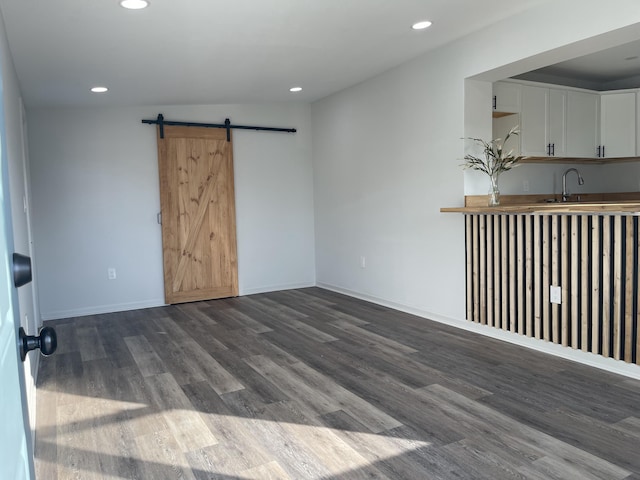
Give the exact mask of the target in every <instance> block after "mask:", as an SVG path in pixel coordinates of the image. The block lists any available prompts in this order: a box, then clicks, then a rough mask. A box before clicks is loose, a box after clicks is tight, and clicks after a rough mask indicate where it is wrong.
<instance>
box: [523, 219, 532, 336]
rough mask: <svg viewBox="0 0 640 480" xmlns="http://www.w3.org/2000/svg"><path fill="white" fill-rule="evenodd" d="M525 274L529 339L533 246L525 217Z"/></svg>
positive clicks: (527, 333) (529, 227) (528, 221)
mask: <svg viewBox="0 0 640 480" xmlns="http://www.w3.org/2000/svg"><path fill="white" fill-rule="evenodd" d="M525 219H526V224H525V229H524V233H525V240H524V245H525V254H524V256H525V272H526V280H525V293H524V295H525V305H526V308H525V310H526V312H525V313H526V315H525V322H526V323H525V327H526V328H525V334H526V335H527V336H528V337H530V336H532V335H533V310H532V308H531V305H532V302H533V271H532V270H533V269H532V267H533V244H532V240H531V238H532V237H531V236H532V231H531V230H532V227H531V219H530V218H529V217H525Z"/></svg>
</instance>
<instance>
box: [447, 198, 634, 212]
mask: <svg viewBox="0 0 640 480" xmlns="http://www.w3.org/2000/svg"><path fill="white" fill-rule="evenodd" d="M440 211H441V212H443V213H494V214H501V213H558V214H562V213H627V214H628V213H634V214H640V201H633V200H629V201H611V202H566V203H561V202H559V203H521V204H515V205H498V206H496V207H489V206H485V207H481V206H474V207H445V208H441V209H440Z"/></svg>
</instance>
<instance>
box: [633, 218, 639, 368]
mask: <svg viewBox="0 0 640 480" xmlns="http://www.w3.org/2000/svg"><path fill="white" fill-rule="evenodd" d="M636 220H637V221H638V224H637V225H638V226H637V228H636V239H637V240H636V241H637V244H636V245H635V250H636V252H638V260H639V261H640V220H638V219H636ZM634 223H635V222H634ZM636 285H638V288H637V289H636V290H637V297H636V318H635V323H636V325H635V332H636V364H637V365H640V268H638V267H637V264H636Z"/></svg>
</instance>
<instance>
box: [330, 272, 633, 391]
mask: <svg viewBox="0 0 640 480" xmlns="http://www.w3.org/2000/svg"><path fill="white" fill-rule="evenodd" d="M317 286H318V287H320V288H325V289H327V290H331V291H334V292H337V293H343V294H344V295H348V296H350V297H355V298H359V299H361V300H365V301H367V302H371V303H375V304H378V305H382V306H384V307H389V308H393V309H394V310H399V311H401V312H405V313H410V314H412V315H416V316H418V317H423V318H426V319H428V320H433V321H436V322H439V323H444V324H446V325H450V326H453V327H456V328H460V329H463V330H467V331H470V332H475V333H479V334H480V335H485V336H487V337H492V338H495V339H497V340H502V341H505V342H509V343H513V344H514V345H519V346H522V347H526V348H530V349H532V350H537V351H539V352H544V353H548V354H550V355H555V356H556V357H561V358H564V359H567V360H572V361H574V362H579V363H582V364H584V365H589V366H591V367H595V368H599V369H601V370H606V371H608V372H611V373H617V374H619V375H624V376H626V377H631V378H635V379H638V380H640V366H638V365H633V364H630V363H626V362H623V361H621V360H614V359H613V358H606V357H603V356H602V355H596V354H595V353H587V352H583V351H580V350H574V349H572V348H570V347H563V346H562V345H557V344H555V343H550V342H547V341H544V340H538V339H535V338H531V337H525V336H522V335H518V334H515V333H511V332H506V331H504V330H500V329H498V328H494V327H490V326H488V325H480V324H477V323H474V322H468V321H467V320H456V319H453V318H449V317H444V316H442V315H438V314H435V313H431V312H427V311H424V310H420V309H418V308H415V307H411V306H409V305H402V304H399V303H396V302H392V301H390V300H386V299H384V298H379V297H375V296H372V295H366V294H362V293H359V292H354V291H352V290H349V289H347V288H342V287H338V286H335V285H330V284H326V283H321V282H319V283H318V285H317Z"/></svg>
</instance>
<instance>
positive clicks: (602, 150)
mask: <svg viewBox="0 0 640 480" xmlns="http://www.w3.org/2000/svg"><path fill="white" fill-rule="evenodd" d="M602 158H604V145H602Z"/></svg>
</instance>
